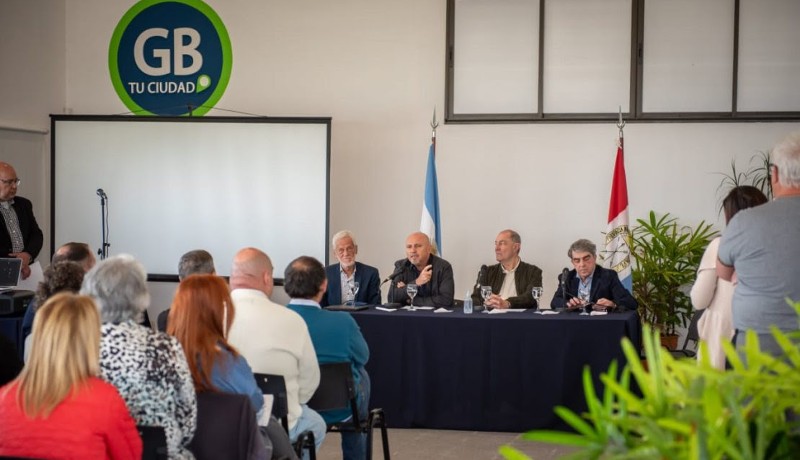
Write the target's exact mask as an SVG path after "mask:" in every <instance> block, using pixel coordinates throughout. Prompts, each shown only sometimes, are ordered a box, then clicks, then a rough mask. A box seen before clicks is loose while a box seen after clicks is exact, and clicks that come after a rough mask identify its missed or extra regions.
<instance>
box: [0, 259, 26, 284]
mask: <svg viewBox="0 0 800 460" xmlns="http://www.w3.org/2000/svg"><path fill="white" fill-rule="evenodd" d="M21 271H22V259H17V258H10V257H9V258H0V292H4V291H11V290H13V289H14V288H16V287H17V283H19V274H20V272H21Z"/></svg>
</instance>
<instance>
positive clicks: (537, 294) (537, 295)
mask: <svg viewBox="0 0 800 460" xmlns="http://www.w3.org/2000/svg"><path fill="white" fill-rule="evenodd" d="M542 294H544V289H543V288H542V287H541V286H534V287H533V288H532V289H531V296H533V300H534V301H535V302H536V306H535V307H534V311H535V310H538V309H539V299H541V298H542Z"/></svg>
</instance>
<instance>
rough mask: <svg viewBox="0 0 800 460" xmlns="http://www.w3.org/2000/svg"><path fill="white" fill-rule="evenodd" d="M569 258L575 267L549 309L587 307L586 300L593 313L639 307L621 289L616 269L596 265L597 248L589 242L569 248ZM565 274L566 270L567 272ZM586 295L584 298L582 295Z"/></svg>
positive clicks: (625, 291)
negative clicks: (595, 311) (585, 299)
mask: <svg viewBox="0 0 800 460" xmlns="http://www.w3.org/2000/svg"><path fill="white" fill-rule="evenodd" d="M567 255H568V256H569V258H570V260H571V261H572V266H573V267H575V268H574V269H573V270H570V271H569V272H568V274H567V276H566V279H562V278H563V277H564V274H563V273H562V274H561V275H559V277H558V281H559V285H558V289H557V290H556V294H555V295H554V296H553V300H552V301H551V302H550V307H551V308H553V309H561V308H567V309H568V310H578V309H581V308H583V307H584V306H585V302H584V300H582V299H581V297H584V296H585V297H586V298H587V299H588V302H589V304H590V305H592V308H593V309H594V310H612V309H613V310H617V311H624V310H633V309H636V308H637V307H638V306H639V304H638V302H636V299H634V298H633V296H631V294H630V292H628V291H627V289H625V287H624V286H622V283H620V281H619V276H617V272H615V271H614V270H609V269H607V268H603V267H601V266H599V265H597V246H595V245H594V243H592V242H591V241H589V240H584V239H581V240H578V241H576V242H574V243H572V246H570V247H569V251H567ZM565 271H566V269H565ZM582 294H583V295H582Z"/></svg>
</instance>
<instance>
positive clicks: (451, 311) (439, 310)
mask: <svg viewBox="0 0 800 460" xmlns="http://www.w3.org/2000/svg"><path fill="white" fill-rule="evenodd" d="M433 312H434V313H453V310H448V309H446V308H441V307H439V308H437V309H436V310H433Z"/></svg>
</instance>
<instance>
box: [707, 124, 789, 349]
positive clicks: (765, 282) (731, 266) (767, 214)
mask: <svg viewBox="0 0 800 460" xmlns="http://www.w3.org/2000/svg"><path fill="white" fill-rule="evenodd" d="M771 160H772V164H770V166H769V170H770V183H771V184H772V194H773V196H774V197H775V199H774V200H772V201H771V202H769V203H766V204H764V205H761V206H756V207H754V208H751V209H747V210H744V211H741V212H739V213H738V214H736V216H735V217H734V218H733V219H731V221H730V222H728V226H727V228H725V231H724V232H723V233H722V239H721V240H720V243H719V254H718V264H717V274H718V275H719V277H720V278H722V279H724V280H728V281H730V280H731V279H733V276H734V270H735V271H736V280H737V281H736V283H735V288H734V292H733V327H734V329H736V333H735V339H734V340H735V342H736V348H737V349H741V348H742V346H743V345H744V340H742V339H743V337H740V335H743V334H744V331H747V330H753V331H755V332H756V334H758V338H759V344H760V345H761V350H762V351H765V352H767V353H771V354H773V355H776V356H780V355H782V354H783V350H782V349H781V347H780V346H779V345H778V344H777V342H776V341H775V339H774V337H773V336H772V333H771V331H770V328H771V327H772V326H776V327H777V328H778V329H780V330H782V331H784V332H789V331H795V330H797V328H798V324H797V313H796V312H795V311H794V309H793V308H792V307H791V306H790V305H789V304H788V303H787V302H786V299H787V298H788V299H790V300H793V301H798V300H800V283H799V282H798V280H800V262H798V261H800V244H798V243H797V235H798V228H800V225H798V223H800V131H796V132H794V133H792V134H790V135H789V136H788V137H786V139H784V140H783V141H782V142H781V143H779V144H778V145H777V146H775V148H774V149H772V154H771Z"/></svg>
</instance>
